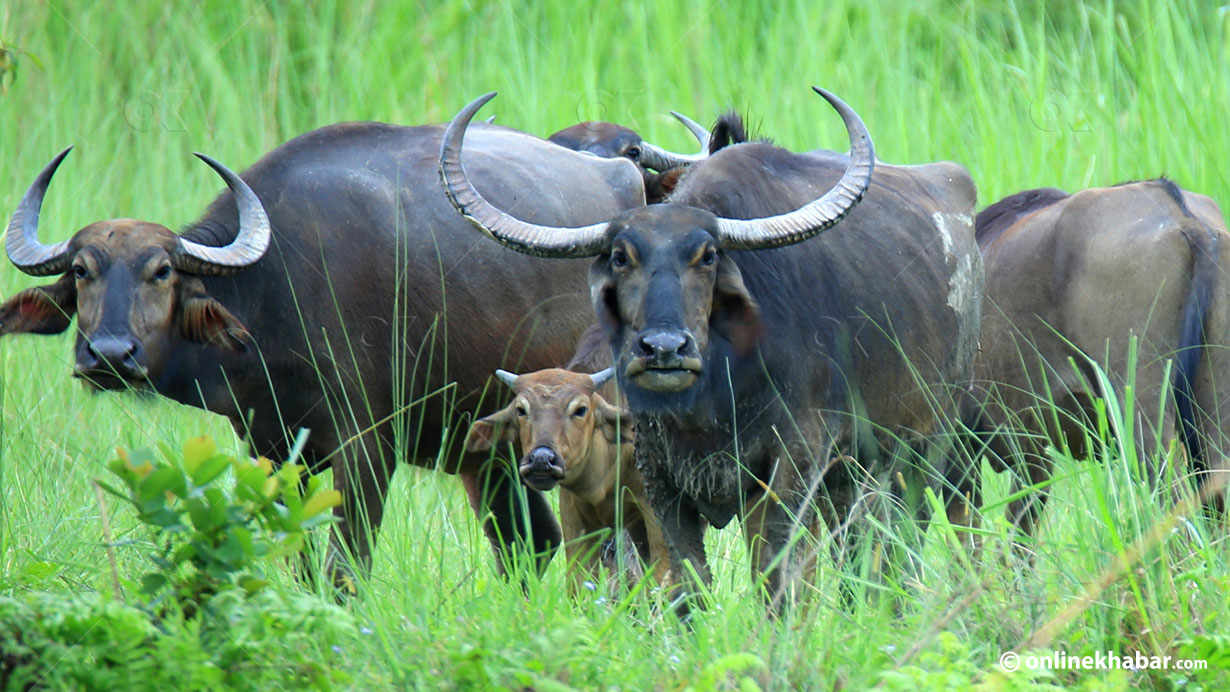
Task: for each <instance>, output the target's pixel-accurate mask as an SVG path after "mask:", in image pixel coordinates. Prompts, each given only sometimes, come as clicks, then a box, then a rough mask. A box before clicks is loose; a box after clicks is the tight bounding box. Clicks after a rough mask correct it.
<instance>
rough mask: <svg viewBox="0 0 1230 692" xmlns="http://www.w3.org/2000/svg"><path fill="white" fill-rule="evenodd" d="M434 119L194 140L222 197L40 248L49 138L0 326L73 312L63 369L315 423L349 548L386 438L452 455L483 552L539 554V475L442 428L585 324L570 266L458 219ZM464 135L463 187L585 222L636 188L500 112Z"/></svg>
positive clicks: (444, 463)
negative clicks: (500, 378) (519, 470)
mask: <svg viewBox="0 0 1230 692" xmlns="http://www.w3.org/2000/svg"><path fill="white" fill-rule="evenodd" d="M442 134H443V128H442V127H438V126H424V127H400V126H395V125H385V124H379V123H348V124H341V125H334V126H330V127H326V128H322V129H320V130H316V131H313V132H310V133H307V134H305V135H303V136H301V137H298V138H296V139H294V140H292V141H290V142H288V143H286V144H284V145H282V146H280V147H278V148H277V149H275V150H274V151H273V152H271V153H269V154H268V155H266V156H265V157H263V158H262V159H261V160H260V161H258V162H257V163H256V164H255V165H254V166H253V167H252V168H250V169H249V170H248V171H246V172H245V173H244V174H243V176H242V178H241V177H240V176H237V175H235V174H234V173H232V172H231V171H229V170H227V169H226V168H225V167H224V166H222V165H221V164H218V163H216V162H214V161H212V160H210V159H208V158H206V157H203V156H202V158H203V159H205V160H206V162H208V163H209V164H210V165H211V166H212V167H213V168H214V169H215V170H216V171H217V172H218V173H219V174H220V175H221V176H222V177H223V179H224V180H225V181H226V183H227V185H228V186H229V187H230V188H231V190H232V191H233V196H232V195H230V194H224V195H223V196H221V197H219V198H218V199H217V200H215V201H214V202H213V204H212V205H211V206H210V207H209V209H208V211H206V213H205V215H204V216H202V217H201V219H200V220H199V221H197V222H195V223H193V224H191V225H189V226H188V227H187V228H186V229H185V230H184V231H183V232H182V233H179V234H176V233H174V232H172V231H171V230H169V229H168V228H166V227H165V226H162V225H159V224H154V223H146V222H141V221H136V220H132V219H114V220H109V221H99V222H97V223H92V224H90V225H88V226H86V227H85V228H83V229H81V230H80V231H78V232H77V233H76V234H74V235H73V236H72V237H71V238H70V239H69V240H66V241H64V242H60V243H57V244H54V245H44V244H43V243H41V242H40V241H39V239H38V221H39V209H40V207H41V205H42V202H43V196H44V194H45V193H46V192H47V188H48V184H49V183H50V182H51V179H52V176H53V175H54V173H55V171H56V169H57V167H58V166H59V165H60V163H61V162H62V161H63V159H64V156H65V154H66V153H67V152H65V153H62V154H60V155H59V156H57V157H56V158H55V159H54V160H53V161H52V162H51V163H50V164H49V165H48V166H47V167H46V168H45V169H44V170H43V171H42V173H40V174H39V176H38V178H37V179H36V180H35V181H34V183H33V185H31V187H30V188H29V191H28V192H26V194H25V197H24V198H23V199H22V201H21V203H20V206H19V207H18V209H17V211H16V212H15V213H14V214H13V217H12V222H11V223H10V225H9V228H8V237H7V248H8V255H9V258H10V259H11V260H12V262H13V263H14V264H15V265H16V266H17V267H18V268H19V269H21V270H22V271H24V272H26V273H28V274H32V275H36V276H49V275H50V276H58V278H57V279H56V280H55V282H54V283H51V284H49V285H46V286H40V287H37V288H30V289H27V290H25V291H22V292H21V293H19V294H17V295H16V296H14V297H12V298H10V299H9V300H8V301H7V302H5V303H4V304H3V305H2V306H0V335H4V334H14V333H21V332H27V333H38V334H50V333H57V332H62V331H64V330H65V329H67V328H69V326H70V324H71V323H72V319H73V316H74V315H76V317H77V345H76V368H75V371H74V374H75V375H76V376H77V377H80V378H82V379H83V380H84V381H85V382H86V383H87V384H88V385H89V386H90V387H93V388H95V389H128V388H136V389H152V390H153V391H155V392H157V393H159V394H161V395H163V396H166V397H168V398H171V399H174V400H175V401H178V402H181V403H185V404H189V405H192V406H198V407H201V408H204V409H207V410H209V411H213V412H215V413H219V414H222V415H224V416H226V417H227V418H229V419H230V421H231V423H232V424H233V425H234V428H235V431H236V433H237V434H238V435H240V436H241V437H243V438H245V439H247V440H250V441H251V446H252V451H253V452H254V453H258V454H262V455H266V456H269V457H271V458H273V459H284V458H286V456H287V455H288V453H289V452H290V450H291V446H292V443H293V441H294V439H295V433H296V431H297V430H298V429H299V428H302V427H306V428H309V429H310V430H311V434H310V436H309V437H308V440H307V446H306V447H305V448H304V449H303V455H302V459H303V461H304V463H306V464H308V465H309V466H310V467H311V468H312V469H313V470H316V471H318V470H321V469H322V468H325V467H327V466H332V468H333V470H334V483H335V485H336V487H337V488H338V490H339V491H341V493H342V495H343V505H342V508H341V516H342V519H343V522H342V525H341V528H340V534H341V536H343V537H344V539H345V543H346V546H347V547H348V548H349V549H350V550H351V551H352V552H353V554H354V555H355V556H356V557H357V558H358V560H359V561H360V563H363V564H366V563H367V562H368V560H369V556H370V551H371V545H370V542H369V532H368V531H366V530H365V529H364V527H363V525H362V521H361V520H362V519H366V521H367V522H368V523H369V525H370V527H371V528H372V529H373V530H374V529H376V528H377V527H379V525H380V522H381V517H382V513H383V508H384V499H385V494H386V491H387V489H388V484H389V478H390V476H391V475H392V473H393V470H394V459H395V457H397V456H398V455H399V454H404V456H405V457H406V458H407V459H408V460H409V461H411V462H413V463H415V464H419V465H423V466H429V467H434V466H437V465H439V466H440V467H442V468H444V469H446V470H448V471H450V472H461V473H462V474H463V475H464V476H465V479H466V485H467V490H468V491H469V494H470V497H471V500H472V502H474V503H475V505H476V508H478V509H480V510H481V511H482V513H483V514H484V516H488V513H490V514H489V516H490V517H491V522H490V523H488V524H487V526H486V528H487V529H488V533H489V536H491V537H492V538H493V541H495V542H494V543H493V544H494V545H495V546H496V548H497V551H502V550H504V549H505V548H507V547H509V546H513V545H515V544H517V542H518V541H521V540H525V539H528V536H529V534H530V533H531V532H532V534H533V549H534V551H535V552H536V553H539V554H543V555H546V556H548V557H549V555H550V553H551V552H552V551H553V550H554V548H555V546H557V545H558V542H559V539H560V533H559V525H558V522H557V521H556V519H555V517H554V513H553V512H552V511H551V509H550V507H549V506H548V504H547V503H546V501H545V500H544V498H543V497H542V496H541V494H540V493H538V492H537V491H533V490H531V491H529V492H528V493H526V494H522V493H521V492H519V491H518V489H517V485H518V484H517V483H516V481H515V480H510V479H506V478H503V477H502V475H494V476H492V478H491V479H490V480H489V481H485V480H484V479H483V478H480V477H479V476H478V475H476V474H479V473H480V472H484V471H485V467H484V463H485V462H486V461H487V456H486V455H481V456H480V455H464V454H463V453H462V450H461V445H460V439H459V438H456V437H455V436H456V435H457V434H458V432H457V431H460V433H461V434H464V431H465V425H464V424H459V421H460V420H462V416H463V415H464V414H465V413H468V412H469V411H472V410H474V408H475V407H476V406H477V404H478V399H479V395H480V393H481V392H482V391H483V390H484V388H485V386H486V385H487V382H488V378H489V375H490V373H491V371H492V370H494V369H495V368H496V367H501V366H503V367H509V368H523V369H535V368H540V367H547V366H549V365H552V364H555V363H559V362H563V361H564V360H566V359H567V358H568V357H569V355H571V353H572V347H573V346H574V344H575V343H576V340H577V336H578V334H580V332H581V331H582V329H583V328H584V327H585V326H586V325H587V324H589V323H590V321H591V320H590V318H589V317H588V316H587V313H588V308H587V302H588V299H587V296H586V294H585V292H584V289H583V284H584V276H585V265H584V263H582V262H579V261H574V262H549V261H545V260H540V259H535V258H530V257H525V256H524V255H522V254H519V253H515V252H511V251H509V250H506V249H504V248H501V247H499V246H497V245H495V244H494V243H489V242H487V241H485V240H484V239H482V238H481V237H479V236H477V235H476V234H474V233H473V232H472V231H471V230H470V229H469V227H468V226H469V224H468V223H467V222H465V221H464V220H462V219H461V218H460V217H458V216H457V214H456V212H455V211H454V210H453V209H452V207H451V206H450V204H449V202H448V200H447V199H446V197H445V195H444V193H443V192H442V191H441V190H440V187H439V182H438V179H437V175H436V159H437V156H438V151H439V147H440V139H441V135H442ZM475 135H476V136H475V137H473V138H472V140H471V144H470V145H468V146H467V152H466V153H467V156H468V157H469V158H470V161H471V169H472V171H473V172H474V176H475V179H476V182H477V184H478V185H479V187H480V188H482V189H483V191H484V192H485V193H486V194H488V195H490V196H491V197H492V198H493V199H495V200H498V203H500V204H503V205H508V206H510V207H515V208H516V209H517V210H518V212H519V213H521V214H523V215H525V216H526V217H527V218H532V219H535V220H537V221H539V222H541V223H552V224H578V223H581V224H583V223H592V222H594V221H598V220H601V219H605V218H608V217H610V216H611V215H612V214H615V213H618V212H620V211H623V210H626V209H629V208H634V207H639V206H642V205H643V204H644V191H643V183H642V177H641V174H640V172H639V171H638V170H637V168H636V167H635V166H634V165H632V164H631V163H630V162H629V161H627V160H622V159H602V158H596V157H593V156H583V155H580V154H577V153H575V152H572V151H568V150H566V149H563V148H561V147H558V146H556V145H554V144H551V143H549V142H547V141H545V140H542V139H539V138H536V137H532V136H529V135H526V134H524V133H521V132H517V131H515V130H511V129H508V128H504V127H499V126H494V125H486V124H484V125H479V126H476V127H475ZM548 325H549V329H548V328H547V326H548ZM514 344H515V345H516V348H513V347H512V345H514ZM450 431H451V434H449V433H450ZM484 485H485V486H487V487H486V488H485V489H484V487H483V486H484ZM522 497H526V498H527V499H528V506H525V505H524V503H523V502H522V501H521V500H520V498H522ZM527 519H528V525H527V523H526V520H527ZM531 530H532V531H531Z"/></svg>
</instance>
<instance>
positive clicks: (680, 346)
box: [640, 329, 692, 358]
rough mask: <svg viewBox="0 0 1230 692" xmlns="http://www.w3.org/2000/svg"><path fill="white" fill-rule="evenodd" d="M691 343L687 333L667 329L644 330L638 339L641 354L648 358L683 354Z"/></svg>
mask: <svg viewBox="0 0 1230 692" xmlns="http://www.w3.org/2000/svg"><path fill="white" fill-rule="evenodd" d="M691 343H692V337H690V336H688V335H687V334H684V333H680V332H676V331H673V330H667V329H658V330H654V331H652V332H646V333H644V334H642V335H641V340H640V346H641V352H642V354H643V355H645V356H648V357H650V358H663V357H667V356H677V355H683V353H684V352H685V351H687V350H688V347H689V346H690V345H691Z"/></svg>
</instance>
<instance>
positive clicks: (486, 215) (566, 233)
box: [440, 91, 606, 258]
mask: <svg viewBox="0 0 1230 692" xmlns="http://www.w3.org/2000/svg"><path fill="white" fill-rule="evenodd" d="M495 93H496V92H494V91H493V92H490V93H488V94H483V95H482V96H480V97H478V98H477V99H474V100H473V101H471V102H470V104H469V105H467V106H466V107H465V108H463V109H461V112H460V113H458V114H457V116H456V117H455V118H453V121H452V122H450V123H449V124H448V128H446V129H445V130H444V139H443V140H442V141H441V142H440V182H442V183H443V184H444V190H445V193H446V194H447V195H448V199H449V201H450V202H452V203H453V207H455V208H456V209H457V211H458V212H460V213H461V215H462V216H464V217H465V218H466V219H468V220H469V221H470V223H472V224H474V226H475V228H477V229H478V230H480V231H482V232H483V233H486V234H487V235H489V236H491V237H492V238H494V239H495V240H496V241H497V242H499V243H500V244H501V245H504V246H505V247H509V248H512V249H513V250H516V251H518V252H522V253H525V254H527V255H536V256H538V257H560V258H564V257H593V256H594V255H598V254H601V253H602V252H603V250H605V248H606V223H605V222H603V223H596V224H592V225H589V226H583V227H581V228H568V229H560V228H556V227H554V226H540V225H538V224H533V223H529V222H528V221H522V220H521V219H518V218H516V217H514V216H512V215H511V214H508V213H505V212H503V211H500V210H499V209H496V208H495V207H494V206H493V205H492V204H491V203H490V202H488V201H487V200H485V199H483V197H482V195H480V194H478V191H477V190H475V189H474V186H473V185H472V184H471V183H470V180H469V178H467V177H466V172H465V168H463V167H462V165H461V144H462V142H463V141H464V140H465V134H466V126H468V125H469V124H470V120H471V119H472V118H473V117H474V114H475V113H477V112H478V109H479V108H482V107H483V105H484V104H486V103H487V102H488V101H490V100H491V99H493V98H495Z"/></svg>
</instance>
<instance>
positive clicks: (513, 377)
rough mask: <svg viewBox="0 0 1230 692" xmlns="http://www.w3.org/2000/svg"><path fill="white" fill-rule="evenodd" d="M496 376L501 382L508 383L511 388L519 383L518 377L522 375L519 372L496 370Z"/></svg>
mask: <svg viewBox="0 0 1230 692" xmlns="http://www.w3.org/2000/svg"><path fill="white" fill-rule="evenodd" d="M495 376H496V378H497V379H499V381H500V382H503V383H504V384H505V385H507V386H508V388H509V389H512V387H513V385H515V384H517V378H518V377H520V375H518V374H517V373H515V372H509V371H507V370H496V371H495Z"/></svg>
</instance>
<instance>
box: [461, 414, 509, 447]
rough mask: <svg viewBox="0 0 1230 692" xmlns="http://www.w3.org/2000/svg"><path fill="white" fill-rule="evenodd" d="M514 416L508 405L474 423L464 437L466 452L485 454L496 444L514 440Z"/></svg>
mask: <svg viewBox="0 0 1230 692" xmlns="http://www.w3.org/2000/svg"><path fill="white" fill-rule="evenodd" d="M515 415H516V414H515V413H513V405H512V404H509V405H508V406H506V407H504V408H502V409H500V410H499V411H496V412H495V413H493V414H491V415H490V416H487V417H486V418H479V419H478V420H476V421H474V425H471V426H470V432H469V434H468V435H466V451H467V452H485V451H487V450H488V449H491V445H493V444H495V443H496V442H499V441H501V440H502V441H504V442H511V441H512V440H514V439H516V436H517V426H515V425H513V421H514V420H515V418H514V417H515Z"/></svg>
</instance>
